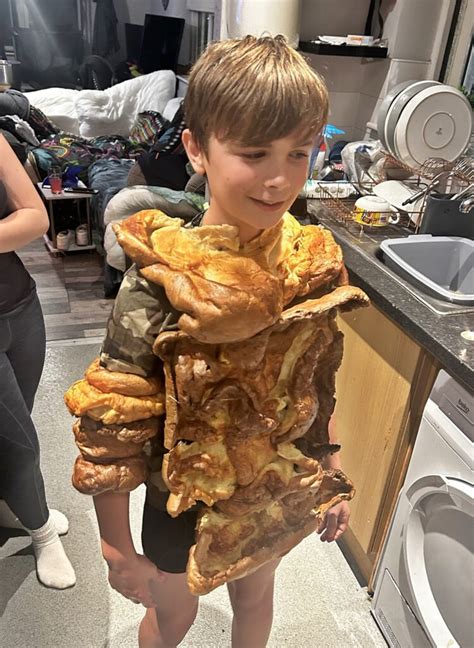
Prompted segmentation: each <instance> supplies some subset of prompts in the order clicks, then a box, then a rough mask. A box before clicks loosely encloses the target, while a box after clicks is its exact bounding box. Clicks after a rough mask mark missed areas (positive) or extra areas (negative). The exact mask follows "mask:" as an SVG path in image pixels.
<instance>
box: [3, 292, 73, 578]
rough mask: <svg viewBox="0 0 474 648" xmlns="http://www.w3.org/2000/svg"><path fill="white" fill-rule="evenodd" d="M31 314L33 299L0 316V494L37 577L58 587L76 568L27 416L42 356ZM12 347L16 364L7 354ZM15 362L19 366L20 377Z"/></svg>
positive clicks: (32, 313) (39, 327)
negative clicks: (52, 507) (23, 534)
mask: <svg viewBox="0 0 474 648" xmlns="http://www.w3.org/2000/svg"><path fill="white" fill-rule="evenodd" d="M30 306H31V305H30ZM34 314H35V311H34V305H33V308H30V307H28V308H26V309H25V311H24V313H22V315H23V319H22V318H19V317H16V318H12V319H6V320H5V319H4V320H1V321H0V494H1V497H2V498H3V499H4V500H5V502H6V504H7V505H8V507H9V509H10V510H11V511H12V512H13V514H14V516H16V517H18V518H19V520H20V522H21V524H22V526H23V528H25V530H26V531H28V533H29V534H30V536H31V538H32V541H33V549H34V551H35V555H36V566H37V572H38V578H39V580H40V581H41V582H42V583H43V584H44V585H46V586H48V587H56V588H61V589H62V588H65V587H70V586H71V585H73V584H74V583H75V574H74V570H73V568H72V566H71V564H70V562H69V560H68V558H67V556H66V554H65V552H64V549H63V546H62V544H61V541H60V539H59V537H58V530H57V528H56V526H55V524H54V519H53V518H52V516H51V515H50V512H49V510H48V506H47V504H46V497H45V492H44V482H43V477H42V474H41V471H40V463H39V444H38V437H37V434H36V429H35V426H34V424H33V421H32V419H31V416H30V410H31V407H32V406H33V400H34V394H35V392H36V387H37V385H38V380H39V376H40V375H41V368H42V363H43V357H44V349H43V351H42V348H41V339H42V336H41V325H39V326H38V322H37V320H35V319H34ZM31 317H33V322H32V326H31V331H32V337H33V339H34V340H35V343H36V345H35V346H36V347H37V348H34V347H33V348H32V347H31V346H30V344H29V343H28V341H27V340H25V354H27V356H28V355H29V358H30V368H31V377H28V376H27V375H26V374H27V366H28V362H27V359H26V358H24V357H23V356H22V355H21V354H20V352H19V342H18V340H19V339H21V338H22V337H23V338H24V337H27V336H25V329H26V324H25V318H31ZM38 333H40V335H38ZM12 349H13V351H14V353H13V354H12V358H13V360H14V361H15V367H14V366H13V365H12V363H11V361H10V356H9V354H10V351H11V350H12ZM16 367H20V369H21V371H20V375H21V377H20V381H19V380H18V378H17V375H16V373H15V368H16ZM20 384H21V385H22V387H23V388H24V389H25V397H26V398H25V397H24V396H23V393H22V391H21V389H20ZM2 509H5V507H4V506H2ZM3 513H5V510H3ZM66 522H67V521H66ZM66 530H67V529H66Z"/></svg>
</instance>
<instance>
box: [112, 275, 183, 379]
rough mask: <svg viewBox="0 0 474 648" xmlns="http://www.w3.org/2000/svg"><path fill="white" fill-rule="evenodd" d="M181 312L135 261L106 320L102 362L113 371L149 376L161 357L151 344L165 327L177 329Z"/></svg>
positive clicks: (166, 328)
mask: <svg viewBox="0 0 474 648" xmlns="http://www.w3.org/2000/svg"><path fill="white" fill-rule="evenodd" d="M179 316H180V313H178V312H177V311H176V310H175V309H174V308H173V307H172V306H171V304H170V303H169V301H168V299H167V297H166V293H165V291H164V288H162V286H159V285H157V284H154V283H151V282H150V281H147V280H146V279H145V278H144V277H142V276H141V275H140V272H139V271H138V270H137V268H136V266H135V265H133V266H132V267H131V268H130V269H129V270H128V271H127V273H126V274H125V276H124V279H123V281H122V285H121V287H120V290H119V292H118V294H117V297H116V299H115V303H114V306H113V309H112V312H111V314H110V317H109V320H108V322H107V329H106V336H105V339H104V342H103V344H102V349H101V352H100V363H101V365H102V366H103V367H105V368H106V369H109V370H110V371H123V372H125V373H134V374H138V375H140V376H150V375H152V374H154V373H155V372H156V371H157V370H158V367H159V363H160V360H159V359H158V358H157V357H156V356H155V355H154V353H153V350H152V347H153V343H154V341H155V338H156V336H157V335H158V334H159V333H161V332H162V331H169V330H176V329H177V328H178V327H177V321H178V318H179Z"/></svg>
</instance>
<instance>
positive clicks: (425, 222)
mask: <svg viewBox="0 0 474 648" xmlns="http://www.w3.org/2000/svg"><path fill="white" fill-rule="evenodd" d="M451 197H452V195H450V194H437V195H436V194H430V195H429V196H428V197H427V199H426V205H425V212H424V214H423V218H422V221H421V225H420V234H433V235H434V236H463V237H465V238H470V239H474V218H473V217H472V215H471V214H463V213H462V212H460V211H459V207H460V206H461V203H462V201H463V200H464V198H459V200H450V198H451Z"/></svg>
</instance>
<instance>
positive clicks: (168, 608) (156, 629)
mask: <svg viewBox="0 0 474 648" xmlns="http://www.w3.org/2000/svg"><path fill="white" fill-rule="evenodd" d="M153 597H154V600H155V601H156V607H154V608H149V609H148V610H147V611H146V614H145V616H144V618H143V620H142V622H141V624H140V630H139V635H138V639H139V646H140V648H175V647H176V646H178V645H179V644H180V642H181V641H182V640H183V639H184V637H185V636H186V634H187V632H188V630H189V628H190V627H191V626H192V624H193V623H194V620H195V618H196V614H197V611H198V605H199V599H198V598H197V597H196V596H193V595H192V594H191V593H190V592H189V589H188V585H187V580H186V574H170V573H167V574H166V579H165V580H164V581H163V582H162V583H159V584H157V585H156V586H155V588H154V591H153Z"/></svg>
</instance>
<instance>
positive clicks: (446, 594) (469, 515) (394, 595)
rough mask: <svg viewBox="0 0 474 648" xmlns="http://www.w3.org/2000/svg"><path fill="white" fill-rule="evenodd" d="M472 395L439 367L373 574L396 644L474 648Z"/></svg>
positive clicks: (383, 624) (382, 619)
mask: <svg viewBox="0 0 474 648" xmlns="http://www.w3.org/2000/svg"><path fill="white" fill-rule="evenodd" d="M473 441H474V396H473V395H472V394H470V393H469V392H468V391H467V390H466V389H464V388H463V387H462V386H461V385H459V384H457V383H456V382H455V381H454V380H453V379H452V378H451V377H450V376H449V375H448V374H447V373H446V372H445V371H440V372H439V374H438V376H437V379H436V382H435V385H434V387H433V390H432V392H431V394H430V397H429V399H428V402H427V404H426V407H425V409H424V412H423V417H422V421H421V425H420V429H419V432H418V435H417V438H416V441H415V445H414V448H413V453H412V457H411V460H410V464H409V467H408V471H407V475H406V478H405V482H404V485H403V488H402V490H401V492H400V494H399V496H398V501H397V506H396V509H395V513H394V516H393V518H392V522H391V525H390V529H389V531H388V534H387V538H386V540H385V542H384V546H383V549H382V552H381V557H380V561H379V563H378V567H377V571H376V575H375V579H374V597H373V600H372V614H373V615H374V617H375V619H376V621H377V623H378V625H379V627H380V629H381V631H382V633H383V635H384V637H385V639H386V640H387V642H388V644H389V645H390V646H391V647H394V648H395V647H396V648H433V647H434V648H474V629H473V628H474V625H473V622H472V618H473V612H474V597H473V591H474V564H473V550H474V524H473V522H474V500H473V496H474V486H473V449H474V444H473Z"/></svg>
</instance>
